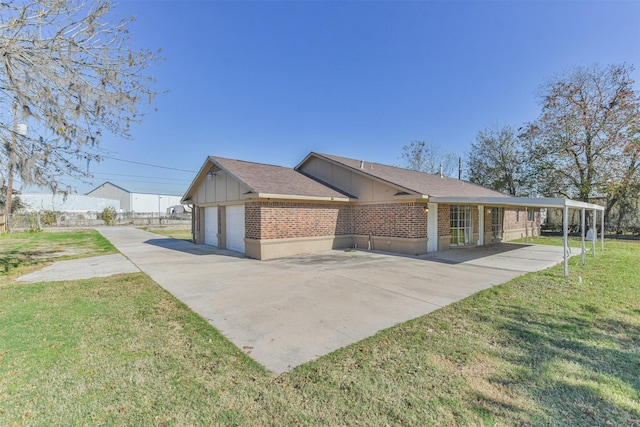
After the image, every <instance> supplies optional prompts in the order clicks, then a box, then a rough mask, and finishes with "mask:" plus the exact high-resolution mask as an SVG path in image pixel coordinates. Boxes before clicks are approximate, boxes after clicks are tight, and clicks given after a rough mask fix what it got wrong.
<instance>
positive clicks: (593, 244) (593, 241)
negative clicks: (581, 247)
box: [591, 209, 598, 258]
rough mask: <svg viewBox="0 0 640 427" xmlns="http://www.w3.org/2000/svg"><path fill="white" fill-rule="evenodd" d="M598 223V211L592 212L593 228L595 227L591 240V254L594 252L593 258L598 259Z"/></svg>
mask: <svg viewBox="0 0 640 427" xmlns="http://www.w3.org/2000/svg"><path fill="white" fill-rule="evenodd" d="M597 222H598V211H597V210H595V209H594V210H593V211H591V227H593V238H592V239H591V252H593V257H594V258H595V257H596V240H598V227H596V223H597Z"/></svg>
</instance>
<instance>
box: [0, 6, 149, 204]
mask: <svg viewBox="0 0 640 427" xmlns="http://www.w3.org/2000/svg"><path fill="white" fill-rule="evenodd" d="M112 20H113V16H112V4H111V3H110V2H109V1H108V0H71V1H66V0H48V1H45V0H33V1H10V2H3V3H0V109H3V114H1V115H0V142H1V146H0V162H1V166H2V167H1V168H0V169H1V170H2V172H0V173H2V180H3V181H4V182H5V183H6V187H7V193H6V195H7V200H6V203H5V212H6V213H9V212H10V211H11V194H12V187H13V177H14V175H16V174H19V176H20V178H21V180H22V182H23V183H25V184H28V185H39V186H47V187H49V188H50V189H51V190H52V191H54V192H59V191H62V190H64V189H62V188H61V179H62V178H63V177H65V176H66V177H68V176H72V177H75V178H83V177H87V176H89V171H88V165H89V163H90V162H91V161H99V160H100V149H99V144H100V140H101V137H102V135H103V133H105V132H108V133H110V134H112V135H117V136H120V137H128V136H129V126H130V124H131V123H134V122H138V121H140V119H141V114H140V112H139V106H140V105H141V104H143V103H150V102H151V100H152V98H153V96H154V95H155V92H154V91H153V90H152V89H151V86H152V83H153V79H152V78H151V77H149V76H147V75H146V74H145V72H146V69H147V67H148V66H149V65H150V64H151V63H152V62H154V61H155V60H156V59H158V58H157V56H156V55H157V54H156V53H153V52H150V51H147V50H135V49H134V48H132V47H131V46H130V34H129V32H128V30H127V25H128V23H129V22H130V21H131V20H132V18H130V19H123V20H118V21H115V22H112ZM7 112H10V113H9V114H7ZM19 121H20V122H23V123H25V124H27V125H28V126H29V131H28V132H24V129H20V126H19Z"/></svg>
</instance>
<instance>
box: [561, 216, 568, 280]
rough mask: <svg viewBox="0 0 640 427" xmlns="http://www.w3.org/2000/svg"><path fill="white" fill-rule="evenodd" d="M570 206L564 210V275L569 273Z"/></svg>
mask: <svg viewBox="0 0 640 427" xmlns="http://www.w3.org/2000/svg"><path fill="white" fill-rule="evenodd" d="M568 222H569V206H566V205H565V207H564V208H563V211H562V239H563V240H564V277H567V276H568V275H569V259H568V254H567V252H568V250H569V225H568V224H567V223H568Z"/></svg>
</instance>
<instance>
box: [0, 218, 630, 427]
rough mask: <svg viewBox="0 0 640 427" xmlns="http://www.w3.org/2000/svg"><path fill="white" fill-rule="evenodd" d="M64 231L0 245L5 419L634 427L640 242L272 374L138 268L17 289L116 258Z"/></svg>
mask: <svg viewBox="0 0 640 427" xmlns="http://www.w3.org/2000/svg"><path fill="white" fill-rule="evenodd" d="M96 234H97V233H96ZM55 235H56V237H50V236H54V234H45V233H39V234H27V235H24V236H18V235H9V236H8V237H5V236H0V245H2V247H1V252H0V256H1V257H2V260H3V263H4V264H3V265H9V266H10V267H9V268H8V269H5V270H4V271H2V272H0V301H1V303H0V425H13V424H15V425H23V424H29V425H61V424H91V425H93V424H136V425H165V424H183V425H200V424H206V425H212V424H222V425H294V424H300V425H387V424H388V425H403V424H408V425H425V424H426V425H451V424H460V425H493V424H499V425H546V424H553V425H562V424H565V425H640V306H639V305H638V301H640V279H639V278H640V243H637V242H606V250H605V252H602V253H601V252H598V256H597V257H596V258H595V259H590V260H589V261H588V263H587V265H586V266H584V267H583V266H581V265H579V259H578V258H579V257H576V258H574V259H571V263H572V264H571V268H570V272H571V277H570V278H569V279H568V280H565V279H564V278H563V277H562V269H561V267H560V266H558V267H554V268H552V269H549V270H545V271H541V272H538V273H533V274H528V275H525V276H522V277H520V278H518V279H515V280H513V281H511V282H509V283H506V284H504V285H501V286H497V287H494V288H491V289H488V290H486V291H483V292H480V293H478V294H476V295H474V296H472V297H470V298H467V299H465V300H463V301H461V302H459V303H456V304H453V305H451V306H448V307H446V308H443V309H440V310H438V311H436V312H433V313H431V314H429V315H426V316H423V317H420V318H418V319H415V320H412V321H410V322H407V323H404V324H401V325H398V326H396V327H393V328H390V329H387V330H385V331H381V332H380V333H378V334H377V335H375V336H373V337H371V338H368V339H366V340H363V341H360V342H358V343H356V344H353V345H351V346H348V347H346V348H343V349H340V350H338V351H336V352H334V353H332V354H329V355H327V356H325V357H322V358H320V359H318V360H317V361H314V362H311V363H308V364H306V365H303V366H300V367H298V368H296V369H294V370H293V371H291V372H289V373H285V374H282V375H280V376H274V375H273V374H271V373H269V372H267V371H265V370H264V369H263V368H262V367H261V366H259V365H258V364H256V363H255V362H253V361H252V360H251V359H250V358H248V357H247V356H246V355H245V354H244V353H243V352H242V351H241V350H240V349H238V348H236V347H235V346H233V345H232V344H231V343H230V342H229V341H228V340H227V339H225V338H224V337H223V336H221V335H220V334H219V333H218V332H217V331H216V330H215V329H214V328H212V327H211V326H210V325H209V324H208V323H207V322H206V321H205V320H204V319H202V318H200V317H199V316H197V315H195V314H194V313H192V312H191V311H190V310H189V309H188V308H186V307H185V306H184V305H183V304H181V303H180V302H178V301H177V300H175V299H174V298H173V297H172V296H171V295H170V294H168V293H167V292H165V291H164V290H163V289H162V288H160V287H159V286H158V285H156V284H155V283H154V282H153V281H152V280H151V279H150V278H149V277H147V276H146V275H144V274H140V273H139V274H130V275H120V276H112V277H110V278H107V279H95V280H84V281H73V282H56V283H47V284H41V283H40V284H39V283H36V284H33V285H25V284H16V283H14V282H13V279H14V278H15V277H16V276H17V275H18V274H23V272H26V271H27V270H30V269H33V268H35V266H36V265H38V264H39V263H41V262H43V261H48V260H49V258H47V257H40V255H38V256H34V253H38V254H40V253H51V254H59V253H60V252H56V251H58V250H60V249H61V248H62V247H65V248H74V247H77V248H80V249H82V248H86V252H85V251H84V250H79V251H75V252H76V253H75V254H69V255H65V256H78V253H88V254H103V253H108V251H113V248H110V247H109V246H110V245H108V242H107V243H104V242H101V241H100V240H99V239H97V238H96V237H95V236H94V235H93V232H92V231H87V232H81V234H80V235H77V236H76V237H70V236H67V237H61V236H63V235H64V233H55ZM98 237H99V235H98ZM65 238H69V239H71V240H70V241H68V242H67V243H65V244H64V245H60V244H59V242H60V240H59V239H65ZM5 239H7V240H5ZM11 239H15V240H11ZM20 239H24V240H23V241H20ZM80 242H84V243H80ZM74 245H75V246H74ZM16 259H18V260H23V261H21V262H18V263H17V264H16V262H15V260H16ZM578 276H580V277H581V278H582V282H578V280H577V278H578ZM454 285H455V284H452V286H454Z"/></svg>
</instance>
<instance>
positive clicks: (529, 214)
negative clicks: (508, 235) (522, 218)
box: [527, 209, 535, 221]
mask: <svg viewBox="0 0 640 427" xmlns="http://www.w3.org/2000/svg"><path fill="white" fill-rule="evenodd" d="M534 214H535V212H534V211H533V209H529V210H528V211H527V221H533V220H534Z"/></svg>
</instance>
